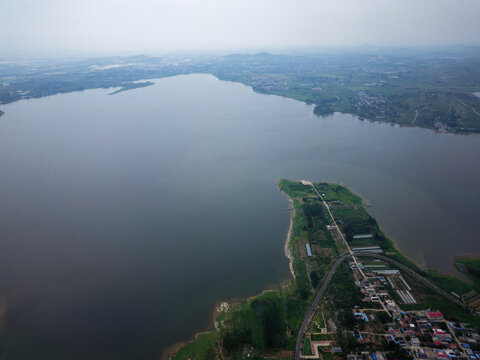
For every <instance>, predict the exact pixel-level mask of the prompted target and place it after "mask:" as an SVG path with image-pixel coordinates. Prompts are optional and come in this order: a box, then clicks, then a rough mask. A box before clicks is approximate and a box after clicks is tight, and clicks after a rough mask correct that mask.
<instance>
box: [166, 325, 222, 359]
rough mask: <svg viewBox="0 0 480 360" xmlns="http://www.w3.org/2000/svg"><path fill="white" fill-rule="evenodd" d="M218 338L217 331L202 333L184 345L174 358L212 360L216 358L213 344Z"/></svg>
mask: <svg viewBox="0 0 480 360" xmlns="http://www.w3.org/2000/svg"><path fill="white" fill-rule="evenodd" d="M217 340H218V334H217V333H216V332H215V331H212V332H208V333H202V334H199V335H198V336H197V338H196V339H195V341H193V342H191V343H189V344H187V345H185V346H184V347H182V348H181V349H180V350H179V351H178V352H177V353H176V354H175V356H174V357H173V359H174V360H183V359H185V360H186V359H191V360H203V359H205V360H210V359H212V358H214V354H215V350H214V347H213V344H214V343H215V342H216V341H217Z"/></svg>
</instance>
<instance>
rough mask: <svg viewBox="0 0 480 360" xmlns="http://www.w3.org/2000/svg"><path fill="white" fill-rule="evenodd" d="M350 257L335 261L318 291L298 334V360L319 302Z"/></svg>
mask: <svg viewBox="0 0 480 360" xmlns="http://www.w3.org/2000/svg"><path fill="white" fill-rule="evenodd" d="M350 256H352V254H347V255H343V256H342V257H340V258H338V259H337V261H335V264H333V266H332V268H331V269H330V272H329V273H328V275H327V277H326V279H325V281H324V282H323V284H322V287H321V288H320V290H318V293H317V295H316V296H315V299H314V300H313V303H312V305H310V309H308V313H307V315H306V316H305V319H303V323H302V326H301V327H300V331H299V332H298V337H297V346H296V348H295V359H296V360H300V355H301V351H302V340H303V336H304V335H305V330H306V329H307V326H308V324H309V323H310V320H311V319H312V316H313V313H314V312H315V308H316V307H317V305H318V302H319V301H320V299H321V297H322V296H323V293H324V292H325V290H327V286H328V283H329V282H330V280H332V277H333V275H334V274H335V271H337V267H338V265H340V264H341V263H342V262H344V261H345V260H346V259H347V258H349V257H350Z"/></svg>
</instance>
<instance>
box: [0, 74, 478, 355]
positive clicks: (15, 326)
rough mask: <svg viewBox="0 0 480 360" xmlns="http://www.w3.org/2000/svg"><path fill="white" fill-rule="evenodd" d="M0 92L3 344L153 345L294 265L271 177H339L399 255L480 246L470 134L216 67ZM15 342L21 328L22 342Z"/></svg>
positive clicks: (145, 348)
mask: <svg viewBox="0 0 480 360" xmlns="http://www.w3.org/2000/svg"><path fill="white" fill-rule="evenodd" d="M109 92H111V90H88V91H85V92H80V93H70V94H63V95H56V96H51V97H47V98H42V99H32V100H27V101H20V102H17V103H13V104H10V105H7V106H4V107H3V109H4V110H5V115H4V116H3V117H2V118H1V119H0V169H2V170H1V171H2V172H1V176H0V274H1V275H0V291H1V295H2V296H1V298H0V299H1V304H0V305H3V306H4V307H5V309H6V312H5V314H6V315H5V316H4V317H3V319H1V320H3V323H0V324H2V326H3V329H4V330H5V331H4V332H3V336H2V341H3V344H4V346H6V347H7V349H8V348H13V349H19V348H22V351H32V352H34V353H38V352H41V353H42V354H46V356H48V357H49V358H52V357H55V356H54V355H58V356H57V357H58V358H84V357H88V358H99V359H100V358H101V359H110V358H111V359H118V358H132V357H134V358H136V359H153V358H155V357H156V355H158V354H160V353H161V351H162V350H163V349H164V347H166V346H168V345H170V344H171V343H173V342H175V341H178V340H182V339H186V338H189V337H190V336H192V334H193V333H194V332H195V331H196V330H200V329H202V328H205V327H206V326H208V325H209V324H210V322H211V318H210V317H211V310H212V308H213V305H214V303H215V302H217V301H219V300H225V299H229V298H231V297H242V296H249V295H252V294H255V293H258V292H260V291H261V290H262V289H264V288H266V287H268V286H274V285H275V284H278V283H279V282H280V281H282V279H285V278H286V277H288V276H289V273H288V263H287V259H286V258H285V256H284V253H283V243H284V240H285V235H286V232H287V229H288V226H289V224H288V219H289V212H288V211H287V208H288V203H287V201H286V199H285V198H284V197H283V195H282V194H281V193H280V192H279V191H278V190H277V189H276V186H275V181H276V180H277V179H278V178H280V177H285V178H289V179H304V178H308V179H312V180H318V181H340V182H342V183H344V184H346V185H348V186H349V187H350V188H351V189H352V190H353V191H355V192H357V193H358V194H359V195H361V196H363V197H364V198H365V199H366V200H367V201H368V202H369V203H371V204H372V205H373V206H372V207H370V208H369V211H370V212H371V213H372V214H373V215H374V216H375V217H376V218H377V220H378V222H379V223H380V225H381V226H382V228H383V229H384V230H385V232H386V233H387V234H388V235H390V236H391V237H392V238H393V239H394V240H395V241H396V242H397V244H398V246H399V247H400V248H401V249H402V250H403V251H404V252H405V253H406V254H407V255H409V256H411V257H413V258H414V259H416V260H417V261H420V262H422V263H425V264H427V265H428V266H430V267H435V268H438V269H441V270H443V271H450V270H451V267H450V264H449V261H450V256H451V255H452V254H462V253H472V252H476V253H479V252H480V242H478V241H477V239H478V236H479V234H480V222H479V221H478V219H479V218H480V191H479V185H478V184H480V166H479V165H480V164H479V160H478V159H479V155H480V137H479V136H462V135H446V134H437V133H434V132H431V131H428V130H422V129H414V128H399V127H394V126H390V125H387V124H381V123H370V122H365V121H360V120H358V119H356V118H355V117H353V116H350V115H346V114H335V115H333V116H329V117H325V118H317V117H315V116H313V115H312V110H313V109H312V107H311V106H308V105H305V104H303V103H300V102H297V101H294V100H291V99H285V98H281V97H277V96H268V95H262V94H257V93H254V92H253V91H252V90H251V89H250V88H248V87H245V86H243V85H241V84H238V83H231V82H224V81H220V80H218V79H216V78H214V77H213V76H209V75H189V76H178V77H172V78H165V79H159V80H156V85H154V86H150V87H146V88H141V89H136V90H133V91H127V92H123V93H120V94H117V95H113V96H109V95H108V93H109ZM19 344H21V346H20V345H19Z"/></svg>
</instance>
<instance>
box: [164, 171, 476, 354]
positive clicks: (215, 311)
mask: <svg viewBox="0 0 480 360" xmlns="http://www.w3.org/2000/svg"><path fill="white" fill-rule="evenodd" d="M282 180H283V179H282V178H280V179H277V180H276V182H275V184H276V186H277V189H278V190H279V192H280V193H282V194H283V195H284V196H285V197H286V198H287V200H288V203H289V205H290V209H289V210H290V225H289V228H288V231H287V235H286V238H285V244H284V254H285V256H286V257H287V258H288V260H289V270H290V274H291V276H292V277H291V278H289V279H285V280H283V281H282V282H281V284H279V285H280V289H283V288H285V287H286V286H288V284H289V283H290V282H291V281H292V280H295V273H294V271H293V261H294V257H293V254H292V251H291V249H290V242H291V238H292V232H293V221H294V217H295V215H296V209H295V206H294V203H293V200H292V198H290V196H288V194H286V193H285V192H284V191H282V190H281V189H280V187H279V183H280V181H282ZM293 181H297V180H293ZM312 183H313V182H312ZM324 183H326V184H329V185H340V186H342V187H345V188H346V189H347V190H348V191H349V192H351V193H352V194H354V195H356V196H358V197H359V198H360V199H361V201H362V204H363V206H364V207H365V210H367V209H368V207H371V206H373V205H371V204H370V203H369V202H368V201H367V200H366V199H365V198H364V197H362V196H360V195H358V194H357V193H356V192H354V191H352V190H351V189H350V188H349V187H348V186H346V185H345V184H343V183H341V182H340V181H339V182H336V183H335V182H324ZM367 212H368V210H367ZM368 214H369V215H370V216H372V215H371V214H370V213H369V212H368ZM377 226H378V229H379V230H380V231H381V233H382V234H384V236H385V237H386V238H387V239H388V240H389V241H390V242H391V244H392V247H393V249H394V251H392V252H391V253H387V252H386V253H385V255H395V254H397V255H400V256H401V257H403V258H405V260H407V261H408V262H410V263H411V264H413V265H414V266H416V267H418V268H419V269H421V270H422V271H424V272H426V273H428V272H429V270H435V271H439V270H436V269H429V268H428V267H427V266H426V264H425V263H421V262H420V261H417V260H415V259H413V258H411V257H410V256H408V255H407V254H405V253H404V252H403V251H402V250H401V249H400V248H399V247H398V244H397V243H396V242H395V241H394V240H393V239H392V238H391V237H389V236H387V235H386V233H385V232H384V231H383V229H382V227H381V226H380V224H378V222H377ZM468 257H470V258H472V257H475V258H480V255H478V254H471V255H470V254H469V255H452V257H451V265H452V266H453V268H454V269H455V270H457V269H456V267H455V265H454V261H455V259H459V258H468ZM439 273H440V274H441V275H447V274H444V273H442V272H440V271H439ZM457 273H459V274H460V276H457V275H454V276H455V277H457V278H458V279H460V280H461V281H464V282H466V283H467V284H468V283H469V282H468V281H465V279H463V277H464V275H463V274H461V273H460V272H459V271H458V270H457ZM465 278H467V277H466V276H465ZM468 280H470V279H468ZM272 291H278V289H268V288H267V289H265V290H262V291H261V292H260V293H259V294H256V295H252V296H249V297H246V298H231V299H230V300H228V301H222V302H218V303H216V304H215V307H214V309H213V325H214V329H213V330H210V331H208V330H207V331H199V332H196V333H195V335H194V337H193V338H192V339H191V340H188V341H179V342H176V343H174V344H173V345H171V346H169V347H168V348H166V349H165V350H164V351H163V353H162V356H161V359H162V360H167V359H172V358H173V357H174V356H175V355H176V353H177V352H178V351H179V350H180V349H181V348H182V347H184V346H186V345H187V344H190V343H192V342H194V341H195V340H197V338H198V336H199V335H201V334H208V333H211V332H215V331H216V330H217V324H216V316H217V315H218V314H220V313H221V312H222V311H223V310H220V304H222V303H227V304H228V305H229V306H232V305H233V306H235V305H238V304H241V303H243V302H248V301H250V300H251V299H254V298H256V297H258V296H261V295H263V294H265V293H268V292H272Z"/></svg>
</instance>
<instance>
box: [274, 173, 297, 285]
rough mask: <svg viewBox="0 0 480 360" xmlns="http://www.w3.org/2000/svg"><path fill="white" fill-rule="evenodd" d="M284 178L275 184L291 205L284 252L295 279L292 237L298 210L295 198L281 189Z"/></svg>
mask: <svg viewBox="0 0 480 360" xmlns="http://www.w3.org/2000/svg"><path fill="white" fill-rule="evenodd" d="M281 180H282V179H278V180H277V181H276V182H275V184H276V186H277V189H278V191H280V192H281V193H282V194H283V195H284V196H285V197H286V198H287V200H288V203H289V204H290V206H291V210H290V226H289V228H288V232H287V237H286V239H285V246H284V253H285V256H286V257H287V258H288V267H289V268H290V274H292V277H293V279H295V272H294V271H293V255H292V252H291V251H290V239H291V237H292V231H293V218H294V217H295V214H296V210H295V206H293V200H292V199H291V198H290V196H288V195H287V194H286V193H285V192H284V191H282V190H281V189H280V187H279V186H278V184H279V183H280V181H281Z"/></svg>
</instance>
